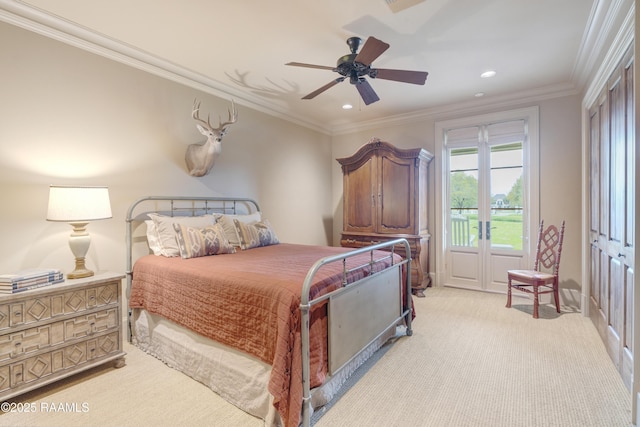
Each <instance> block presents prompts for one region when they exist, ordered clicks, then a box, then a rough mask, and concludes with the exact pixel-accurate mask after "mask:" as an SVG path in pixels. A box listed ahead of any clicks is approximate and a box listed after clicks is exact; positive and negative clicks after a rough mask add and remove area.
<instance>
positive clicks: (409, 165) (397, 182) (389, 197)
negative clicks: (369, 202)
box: [376, 153, 417, 234]
mask: <svg viewBox="0 0 640 427" xmlns="http://www.w3.org/2000/svg"><path fill="white" fill-rule="evenodd" d="M377 160H378V174H379V175H378V176H379V177H380V180H379V189H378V209H377V215H378V218H379V221H378V230H376V231H377V232H378V233H383V234H416V233H417V230H416V227H415V224H416V222H415V213H416V212H415V206H414V205H415V203H416V202H415V201H416V200H417V199H416V197H417V196H416V194H415V186H416V183H415V170H416V169H415V166H414V162H415V160H414V159H401V158H398V157H396V156H393V155H391V154H387V153H382V154H381V155H380V156H379V157H378V158H377Z"/></svg>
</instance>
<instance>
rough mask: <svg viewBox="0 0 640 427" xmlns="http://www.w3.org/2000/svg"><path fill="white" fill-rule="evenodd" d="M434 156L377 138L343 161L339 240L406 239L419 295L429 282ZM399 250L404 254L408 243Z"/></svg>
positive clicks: (344, 243)
mask: <svg viewBox="0 0 640 427" xmlns="http://www.w3.org/2000/svg"><path fill="white" fill-rule="evenodd" d="M432 158H433V155H432V154H431V153H429V152H428V151H426V150H424V149H421V148H414V149H400V148H396V147H394V146H393V145H391V144H390V143H388V142H384V141H380V140H379V139H377V138H373V139H372V140H371V141H369V142H368V143H367V144H365V145H363V146H362V147H360V149H359V150H358V151H357V152H356V153H355V154H353V155H352V156H350V157H345V158H341V159H337V161H338V163H340V165H342V173H343V185H344V189H343V190H344V194H343V195H344V217H343V218H344V219H343V221H344V222H343V227H342V238H341V240H340V244H341V245H342V246H346V247H352V248H359V247H363V246H367V245H372V244H376V243H381V242H384V241H387V240H393V239H397V238H405V239H407V241H408V242H409V245H410V248H411V257H412V262H411V287H412V291H413V293H414V294H415V295H417V296H424V293H423V291H424V289H426V288H427V287H428V286H430V285H431V280H430V277H429V237H430V236H429V229H428V227H427V190H428V175H429V169H428V167H429V162H430V161H431V159H432ZM398 253H399V254H400V255H402V256H406V254H405V253H404V247H398Z"/></svg>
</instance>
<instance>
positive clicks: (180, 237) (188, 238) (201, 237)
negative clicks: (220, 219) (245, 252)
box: [173, 224, 236, 259]
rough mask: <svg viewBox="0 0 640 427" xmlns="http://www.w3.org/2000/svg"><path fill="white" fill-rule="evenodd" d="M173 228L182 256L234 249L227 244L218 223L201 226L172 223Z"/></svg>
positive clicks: (217, 253) (230, 252)
mask: <svg viewBox="0 0 640 427" xmlns="http://www.w3.org/2000/svg"><path fill="white" fill-rule="evenodd" d="M173 228H174V229H175V231H176V240H177V241H178V248H179V249H180V256H181V257H182V258H185V259H186V258H197V257H202V256H207V255H220V254H232V253H235V251H236V250H235V248H234V247H233V246H231V244H229V240H227V237H226V236H225V234H224V230H223V229H222V226H221V225H220V224H214V225H208V226H206V227H203V228H197V227H189V226H187V225H183V224H173Z"/></svg>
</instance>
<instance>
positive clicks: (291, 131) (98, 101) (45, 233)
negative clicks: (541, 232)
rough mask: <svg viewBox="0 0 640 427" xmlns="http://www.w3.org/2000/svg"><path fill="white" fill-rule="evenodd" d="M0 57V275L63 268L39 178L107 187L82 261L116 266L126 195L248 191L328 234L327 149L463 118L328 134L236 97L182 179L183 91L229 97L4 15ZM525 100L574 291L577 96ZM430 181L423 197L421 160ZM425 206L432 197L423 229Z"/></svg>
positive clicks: (327, 237) (334, 229) (287, 223)
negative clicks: (211, 150) (225, 128)
mask: <svg viewBox="0 0 640 427" xmlns="http://www.w3.org/2000/svg"><path fill="white" fill-rule="evenodd" d="M0 58H1V59H2V62H3V71H2V74H1V79H2V80H0V84H1V85H2V98H1V100H0V120H1V125H0V192H1V194H2V204H3V208H2V212H1V213H0V217H1V218H2V219H3V221H1V222H0V233H1V234H0V235H1V236H2V244H0V272H9V271H15V270H18V269H23V268H30V267H37V266H42V267H45V266H54V267H59V268H62V269H63V270H64V271H69V270H70V269H71V268H72V256H71V253H70V251H69V249H68V247H67V237H68V234H69V232H70V227H69V226H68V225H66V224H59V223H49V222H47V221H45V216H46V205H47V198H48V186H49V185H50V184H85V185H108V186H109V188H110V194H111V199H112V209H113V215H114V216H113V219H109V220H104V221H97V222H94V223H92V224H90V226H89V231H90V232H91V234H92V236H93V243H92V247H91V249H90V252H89V255H88V258H87V262H88V265H89V267H90V268H94V269H108V270H115V271H124V265H125V259H124V258H125V247H124V216H125V213H126V210H127V208H128V206H129V205H130V203H131V202H132V201H134V200H135V199H137V198H139V197H142V196H145V195H175V194H183V195H224V196H242V197H252V198H255V199H256V200H257V201H258V202H259V203H260V205H261V207H262V210H263V212H264V214H265V216H266V217H268V218H269V219H270V220H271V222H272V223H273V225H274V227H275V228H276V230H277V231H278V234H279V237H280V239H281V240H282V241H287V242H295V243H309V244H333V243H335V244H339V234H340V230H341V228H342V175H341V172H340V168H339V165H338V163H337V162H336V161H335V159H336V158H338V157H345V156H348V155H351V154H353V153H354V152H355V151H356V150H357V149H358V148H359V147H360V146H361V145H362V144H364V143H366V142H367V141H368V140H369V139H370V138H371V137H378V138H381V139H383V140H386V141H389V142H392V143H393V144H395V145H397V146H399V147H403V148H412V147H423V148H426V149H427V150H429V151H431V152H433V151H434V124H435V122H436V120H447V119H452V118H458V117H461V116H462V115H461V114H457V115H455V114H450V115H447V116H442V115H441V116H438V117H435V116H433V117H425V118H421V119H416V120H413V121H411V122H409V123H407V122H403V123H401V124H400V123H399V124H395V125H384V126H380V127H379V128H377V129H368V130H362V131H354V132H351V133H349V134H340V135H335V136H333V137H329V136H327V135H324V134H321V133H318V132H316V131H313V130H309V129H307V128H304V127H301V126H298V125H295V124H292V123H289V122H287V121H284V120H280V119H277V118H275V117H272V116H270V115H267V114H264V113H261V112H258V111H255V110H252V109H250V108H246V107H243V106H242V105H239V106H238V110H239V120H238V123H236V124H235V125H233V126H232V127H231V129H230V131H229V133H228V135H227V136H226V137H225V140H224V142H223V151H222V155H221V156H220V158H219V159H218V161H217V164H216V165H215V166H214V168H213V171H212V172H211V174H210V175H208V176H206V177H203V178H193V177H190V176H189V175H188V173H187V172H186V170H185V167H184V161H183V157H184V152H185V149H186V146H187V145H188V144H190V143H194V142H200V141H202V140H203V138H204V137H203V136H202V135H200V133H199V132H198V131H197V130H196V128H195V126H194V122H193V120H192V119H191V118H190V111H191V105H192V102H193V99H194V98H196V97H197V98H198V99H200V100H202V108H203V111H211V112H212V115H213V117H215V116H216V115H217V114H225V113H226V109H227V108H228V105H229V102H228V100H225V99H220V98H218V97H215V96H213V95H209V94H206V93H203V92H200V91H198V90H196V89H193V88H190V87H187V86H184V85H181V84H179V83H175V82H171V81H168V80H166V79H163V78H161V77H157V76H154V75H151V74H149V73H146V72H143V71H140V70H137V69H134V68H131V67H128V66H126V65H123V64H120V63H117V62H114V61H111V60H108V59H105V58H103V57H100V56H97V55H93V54H91V53H88V52H85V51H82V50H80V49H77V48H74V47H71V46H68V45H65V44H62V43H59V42H56V41H53V40H51V39H48V38H45V37H42V36H39V35H36V34H34V33H31V32H28V31H26V30H22V29H19V28H16V27H13V26H11V25H8V24H0ZM530 105H532V104H525V105H514V106H513V108H519V107H525V106H530ZM536 105H539V107H540V143H541V147H540V164H541V171H540V175H541V181H540V187H541V198H540V201H541V217H542V218H545V219H546V220H547V221H557V220H559V219H560V218H561V217H563V218H565V219H566V220H567V224H568V225H567V237H566V246H565V252H564V254H563V257H564V258H563V266H562V267H563V274H562V279H563V286H564V287H565V288H567V287H569V288H575V289H577V288H578V287H579V285H578V283H580V279H579V277H580V232H579V230H580V227H581V226H580V203H581V198H580V188H581V184H580V129H581V127H580V100H579V98H578V97H577V96H570V97H563V98H556V99H550V100H545V101H540V102H538V103H536ZM504 109H505V108H500V110H504ZM495 110H496V109H493V110H491V109H484V110H482V111H473V113H469V114H470V115H475V114H479V113H488V112H492V111H495ZM431 178H432V179H431V190H432V191H431V192H432V197H433V181H434V180H433V168H432V171H431ZM432 204H433V203H432ZM433 216H434V212H433V207H431V208H430V224H431V225H432V226H434V225H435V221H434V220H433ZM434 256H435V255H433V253H432V263H431V266H432V269H433V268H434V267H435V262H434ZM431 272H432V273H433V270H432V271H431Z"/></svg>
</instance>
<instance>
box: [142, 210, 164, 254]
mask: <svg viewBox="0 0 640 427" xmlns="http://www.w3.org/2000/svg"><path fill="white" fill-rule="evenodd" d="M144 223H145V225H146V226H147V244H148V245H149V249H151V252H153V254H154V255H162V246H161V245H160V238H159V237H158V230H157V228H156V223H155V222H153V220H152V219H147V220H145V222H144Z"/></svg>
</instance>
